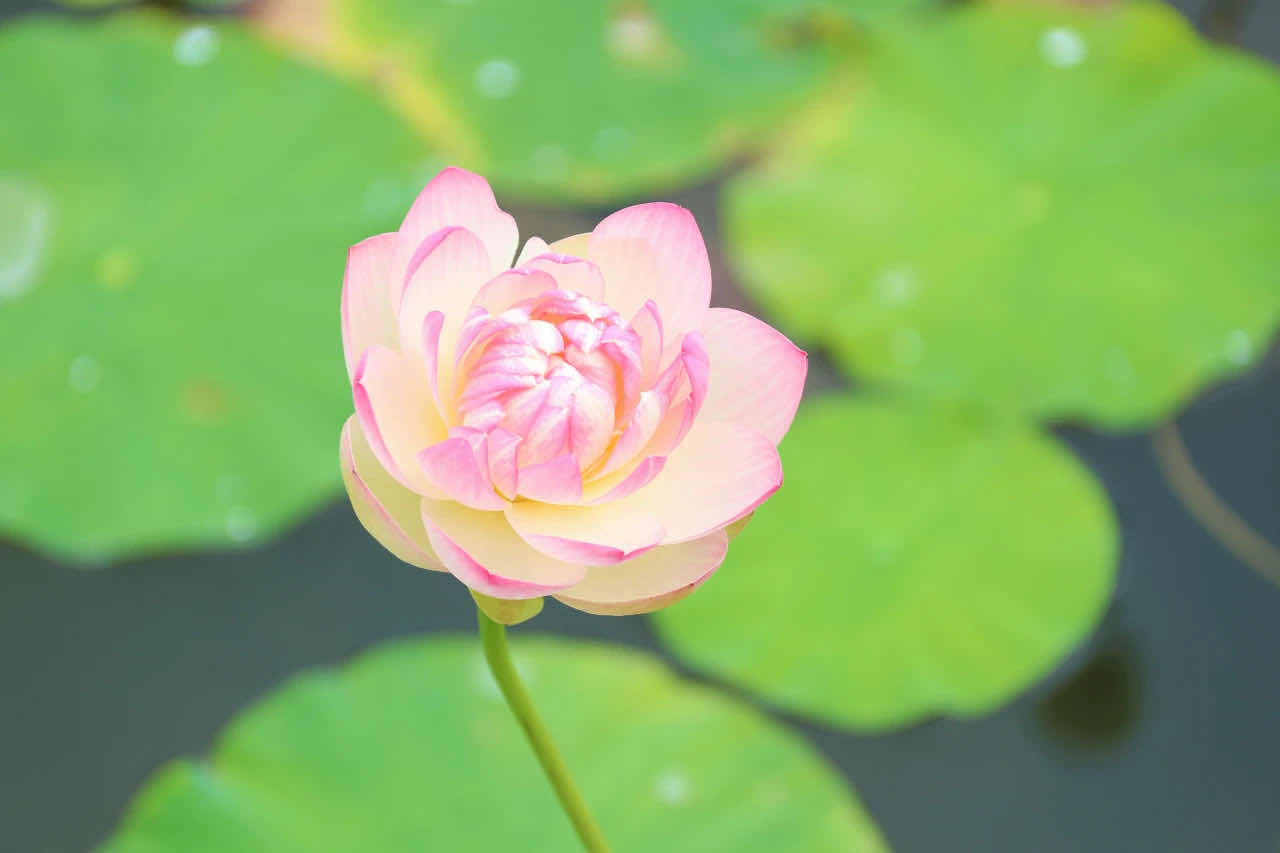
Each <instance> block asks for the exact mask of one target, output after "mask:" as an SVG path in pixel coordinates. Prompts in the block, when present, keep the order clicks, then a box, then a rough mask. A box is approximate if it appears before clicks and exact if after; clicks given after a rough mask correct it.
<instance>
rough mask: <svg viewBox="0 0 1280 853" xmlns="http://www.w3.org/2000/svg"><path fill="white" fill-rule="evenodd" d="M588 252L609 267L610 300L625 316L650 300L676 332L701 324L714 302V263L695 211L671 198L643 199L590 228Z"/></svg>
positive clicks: (673, 333) (675, 334) (603, 268)
mask: <svg viewBox="0 0 1280 853" xmlns="http://www.w3.org/2000/svg"><path fill="white" fill-rule="evenodd" d="M587 257H589V258H590V259H591V260H593V261H595V262H596V264H597V265H598V266H599V267H600V270H601V271H602V272H603V273H604V280H605V297H606V301H607V302H608V303H609V304H610V305H611V306H613V308H614V309H616V310H617V311H618V313H620V314H622V316H624V317H630V316H631V315H633V314H635V313H636V312H637V311H639V310H640V308H641V306H643V305H644V303H645V301H646V300H649V299H652V300H653V301H654V302H656V303H657V305H658V312H659V313H660V314H661V315H662V323H663V326H664V327H665V329H666V333H667V334H668V335H669V336H671V337H673V338H675V337H678V336H679V335H682V334H684V333H685V332H689V331H692V330H695V329H701V328H702V320H703V317H705V316H706V313H707V306H708V305H709V304H710V302H711V263H710V261H708V259H707V247H706V245H705V244H704V243H703V241H702V233H701V232H700V231H699V230H698V223H697V222H695V221H694V218H693V214H691V213H689V211H687V210H685V209H684V208H683V207H680V206H678V205H674V204H668V203H666V202H654V203H651V204H638V205H635V206H634V207H627V208H624V209H622V210H619V211H618V212H617V213H614V214H612V215H610V216H608V217H606V218H605V219H604V220H603V221H602V222H601V223H600V224H599V225H597V226H596V228H595V230H594V231H592V232H591V239H590V241H589V243H588V250H587Z"/></svg>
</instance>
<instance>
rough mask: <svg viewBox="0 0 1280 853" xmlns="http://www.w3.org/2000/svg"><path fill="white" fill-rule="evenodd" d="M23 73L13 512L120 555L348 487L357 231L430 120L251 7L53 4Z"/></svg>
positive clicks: (2, 165)
mask: <svg viewBox="0 0 1280 853" xmlns="http://www.w3.org/2000/svg"><path fill="white" fill-rule="evenodd" d="M0 79H3V80H7V81H13V82H14V83H15V85H5V86H0V223H2V224H0V355H2V356H3V357H2V358H0V402H2V404H3V408H4V423H3V426H0V470H2V471H3V472H4V474H3V476H0V529H2V530H3V531H5V532H7V533H8V534H10V535H12V536H15V537H17V538H19V539H21V540H24V541H26V542H28V543H31V544H33V545H35V546H37V547H39V548H41V549H43V550H45V551H48V552H52V553H54V554H56V555H60V556H62V557H65V558H68V559H72V560H82V561H94V562H100V561H106V560H110V559H113V558H116V557H119V556H122V555H125V554H130V553H136V552H138V551H153V550H156V549H160V548H177V547H190V546H196V545H210V544H218V543H240V542H248V541H254V540H256V539H258V538H260V537H261V536H263V535H265V534H268V533H270V532H272V531H274V530H277V529H279V528H280V526H281V525H283V524H285V523H286V522H288V521H290V520H291V519H293V518H295V517H297V516H299V515H300V514H302V513H304V512H306V511H307V510H310V509H312V508H313V507H315V506H316V505H317V504H318V503H319V502H320V501H322V500H324V499H325V498H327V497H328V496H330V495H332V494H333V493H334V492H335V490H337V488H338V483H339V480H338V470H337V462H336V455H335V454H336V450H335V447H336V441H337V434H338V430H339V428H340V426H341V424H342V418H343V417H344V416H345V412H346V410H347V409H349V408H350V397H349V391H348V389H347V387H346V384H345V382H344V381H343V373H344V371H343V365H342V350H341V346H340V343H339V341H338V320H337V313H338V291H339V288H340V284H341V279H342V268H343V263H344V259H345V252H346V247H347V246H348V245H350V244H351V243H353V242H355V241H357V240H359V239H362V238H363V237H365V236H367V235H369V234H371V233H375V232H378V231H385V230H387V229H388V228H394V227H395V223H396V221H397V215H398V214H399V213H400V212H402V211H403V210H404V209H405V208H406V207H407V205H408V203H409V201H410V200H411V199H412V197H413V192H414V190H415V188H416V187H415V185H416V186H420V183H418V181H419V180H420V178H421V175H420V174H418V172H419V170H418V168H417V167H418V165H419V158H420V157H421V156H422V154H421V144H420V143H419V142H417V141H416V139H415V138H414V136H413V134H412V133H411V132H410V131H408V130H406V129H405V128H404V127H403V126H402V125H401V123H400V122H399V120H398V119H397V118H396V117H395V116H394V115H393V114H391V113H390V112H389V111H388V110H387V109H386V108H385V107H384V106H383V105H381V104H379V103H377V102H376V99H375V98H372V97H370V96H369V95H367V94H364V93H363V92H361V91H360V90H358V89H356V88H355V87H352V86H350V85H348V84H346V83H343V82H340V81H335V80H334V79H332V78H331V77H330V76H329V75H326V74H324V73H321V72H319V71H316V70H314V69H311V68H307V67H304V66H302V65H300V64H297V63H295V62H293V61H291V60H288V59H286V58H285V57H283V56H281V55H280V54H279V52H278V51H276V50H273V49H269V48H267V47H265V46H262V45H261V44H259V43H258V42H257V41H256V40H254V39H253V38H251V37H249V36H247V35H246V34H244V33H243V32H242V30H241V29H240V28H239V27H238V26H237V25H236V24H234V23H233V22H220V23H212V22H203V23H198V24H186V25H184V24H180V23H178V22H176V21H171V20H169V19H166V18H163V17H158V16H151V15H127V16H116V17H111V18H107V19H101V20H95V21H85V20H79V21H71V20H57V19H47V18H28V19H24V20H22V21H19V22H17V23H15V24H12V25H9V26H6V27H5V28H3V29H0ZM15 223H16V227H15V228H10V225H11V224H15Z"/></svg>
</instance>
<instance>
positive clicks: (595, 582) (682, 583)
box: [556, 530, 729, 616]
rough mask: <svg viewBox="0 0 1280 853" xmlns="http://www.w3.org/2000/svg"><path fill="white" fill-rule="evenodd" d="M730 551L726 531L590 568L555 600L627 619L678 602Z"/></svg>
mask: <svg viewBox="0 0 1280 853" xmlns="http://www.w3.org/2000/svg"><path fill="white" fill-rule="evenodd" d="M728 550H729V537H728V536H726V535H725V533H724V531H723V530H717V531H716V532H714V533H712V534H710V535H709V536H704V537H702V538H701V539H695V540H693V541H692V542H684V543H681V544H679V545H664V546H662V547H661V548H654V549H653V550H652V551H647V552H645V553H644V554H641V555H640V556H639V557H636V558H635V559H632V560H628V561H626V562H625V563H619V564H618V565H616V566H600V567H598V568H594V569H590V570H589V571H588V572H587V577H586V578H585V579H584V580H583V581H582V582H581V583H579V584H577V585H575V586H572V587H569V589H566V590H565V591H564V592H561V593H557V594H556V598H558V599H560V600H561V601H563V602H564V603H565V604H567V605H569V606H570V607H576V608H577V609H578V610H585V611H587V612H588V613H599V614H603V615H613V616H624V615H629V614H632V613H650V612H652V611H654V610H660V609H661V608H663V607H666V606H667V605H669V604H674V603H676V602H677V601H679V600H680V599H682V598H684V597H685V596H686V595H688V594H689V593H691V592H693V591H694V590H695V589H697V588H698V587H699V586H700V585H702V583H703V582H705V581H706V580H707V578H709V577H711V575H713V574H714V573H715V571H716V569H718V568H719V567H720V564H721V563H722V562H723V561H724V556H725V554H726V553H727V551H728Z"/></svg>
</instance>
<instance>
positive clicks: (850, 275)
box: [728, 3, 1280, 428]
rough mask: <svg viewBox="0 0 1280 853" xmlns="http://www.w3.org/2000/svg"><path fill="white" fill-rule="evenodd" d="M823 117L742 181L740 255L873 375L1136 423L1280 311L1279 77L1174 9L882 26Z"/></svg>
mask: <svg viewBox="0 0 1280 853" xmlns="http://www.w3.org/2000/svg"><path fill="white" fill-rule="evenodd" d="M862 68H863V69H864V77H863V79H862V80H861V82H860V83H859V84H858V85H857V86H855V87H854V88H853V89H852V90H851V91H850V93H848V94H847V95H846V96H845V97H844V98H843V99H842V100H840V101H839V102H838V103H833V104H832V106H831V110H830V111H829V112H827V113H825V114H824V115H825V117H824V120H823V121H822V122H815V124H814V129H813V132H812V133H808V134H802V135H801V137H800V138H799V139H798V141H796V142H795V144H793V145H791V146H790V147H789V148H788V149H787V150H786V151H785V153H783V154H780V155H779V156H778V157H777V158H776V159H774V160H773V161H771V162H769V163H768V164H766V165H763V166H761V167H760V168H758V169H756V170H754V171H752V172H750V173H749V174H746V175H744V176H742V177H741V178H740V179H738V180H736V181H734V183H733V185H732V187H731V190H730V192H729V196H728V230H729V236H730V243H731V250H732V253H733V254H732V255H731V256H732V257H734V258H735V259H736V260H737V261H738V262H739V263H740V265H741V267H742V270H743V272H744V277H745V278H746V281H747V284H748V285H749V286H750V288H751V289H752V290H753V291H754V293H755V294H756V295H757V296H758V297H759V298H760V299H762V300H763V301H764V302H765V303H766V304H767V306H768V307H769V308H771V309H772V310H773V311H775V312H776V313H777V315H778V316H779V317H780V318H781V319H782V320H783V321H784V325H785V326H786V327H788V328H789V329H790V330H791V331H793V332H795V333H797V334H800V335H802V336H806V337H810V338H811V339H812V338H816V339H821V340H822V341H825V342H826V343H827V344H829V345H830V347H831V348H832V351H833V352H834V354H835V355H836V356H837V357H838V358H839V360H840V361H842V362H843V364H844V365H845V366H847V367H848V369H850V370H851V371H853V372H854V373H855V374H857V375H858V376H860V377H863V378H865V379H869V380H872V381H875V382H882V383H888V384H892V385H894V386H897V387H902V388H906V389H909V390H911V391H913V392H916V393H920V394H924V395H928V396H931V397H941V398H966V399H971V400H979V401H982V402H984V403H987V404H990V405H992V406H995V407H999V408H1001V409H1004V410H1012V411H1016V412H1019V413H1025V414H1030V415H1033V416H1038V417H1043V418H1071V417H1079V418H1086V419H1090V420H1092V421H1094V422H1096V423H1099V424H1103V425H1106V426H1110V427H1119V428H1127V427H1133V426H1139V425H1142V424H1146V423H1149V422H1152V421H1154V420H1157V419H1159V418H1160V417H1162V416H1164V415H1166V414H1168V413H1169V412H1170V411H1171V410H1172V409H1173V408H1174V407H1176V406H1177V405H1178V404H1179V403H1181V402H1183V401H1184V400H1185V399H1186V398H1187V397H1188V396H1189V395H1191V394H1193V393H1194V392H1195V391H1196V390H1197V389H1198V388H1201V387H1202V386H1203V385H1204V384H1205V383H1207V382H1210V381H1212V380H1214V379H1215V378H1218V377H1220V376H1223V375H1225V374H1228V373H1231V372H1232V371H1237V370H1240V369H1242V368H1243V367H1245V366H1247V365H1248V364H1250V363H1252V362H1253V361H1254V360H1255V358H1256V357H1257V356H1258V355H1259V354H1260V353H1262V352H1263V351H1264V350H1265V349H1266V347H1267V342H1268V340H1269V338H1270V337H1271V335H1272V334H1273V332H1274V330H1275V329H1276V326H1277V321H1278V320H1280V277H1277V272H1276V271H1277V269H1280V240H1277V239H1276V223H1277V222H1280V142H1278V141H1277V140H1280V76H1278V75H1277V74H1276V73H1275V71H1274V70H1273V69H1272V68H1270V67H1269V66H1267V65H1266V64H1265V63H1263V62H1261V61H1258V60H1255V59H1253V58H1250V57H1247V56H1244V55H1242V54H1239V53H1236V52H1233V51H1229V50H1223V49H1220V48H1216V47H1210V46H1208V45H1206V44H1204V43H1203V42H1201V41H1200V40H1199V39H1198V38H1197V37H1196V36H1195V35H1194V33H1192V32H1191V31H1190V29H1189V28H1188V27H1187V26H1186V25H1185V23H1184V22H1183V21H1182V20H1181V19H1180V18H1179V17H1178V15H1177V13H1176V12H1174V11H1172V10H1171V9H1168V8H1166V7H1165V6H1164V4H1162V3H1151V4H1143V3H1136V4H1128V3H1118V4H1114V5H1112V4H1106V5H1103V6H1101V7H1094V8H1081V7H1070V6H1066V5H1062V6H1057V5H1053V4H1035V3H1027V4H982V5H978V4H975V5H974V7H971V8H964V9H957V10H954V11H950V12H947V13H945V14H940V15H938V16H935V17H934V18H933V20H932V21H931V23H928V24H926V25H923V26H916V27H911V28H908V27H905V26H901V27H899V26H885V27H882V28H881V31H880V33H879V35H878V36H877V37H876V38H873V39H871V40H870V42H869V44H868V50H867V55H866V56H865V57H864V62H863V65H862Z"/></svg>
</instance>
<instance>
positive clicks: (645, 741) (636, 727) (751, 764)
mask: <svg viewBox="0 0 1280 853" xmlns="http://www.w3.org/2000/svg"><path fill="white" fill-rule="evenodd" d="M515 651H516V662H517V665H518V667H519V669H520V670H521V672H522V673H523V675H524V677H525V679H526V681H527V682H528V683H529V686H530V690H531V692H532V693H533V697H534V700H535V701H536V702H537V703H538V704H539V706H540V708H541V710H542V711H543V713H544V714H545V717H546V721H547V724H548V726H549V728H550V730H551V732H552V733H553V735H554V737H555V738H556V739H557V741H558V742H559V744H560V746H561V748H562V749H563V752H564V755H565V759H566V761H567V763H568V766H569V767H570V770H571V772H572V773H573V774H574V776H575V778H576V779H577V781H578V783H579V785H580V786H581V787H582V790H583V792H584V794H585V796H586V799H587V801H588V804H589V806H590V807H591V808H592V810H593V812H594V813H595V815H596V817H597V818H598V819H599V821H600V824H601V826H602V827H603V829H604V832H605V834H606V836H608V838H609V841H610V843H611V844H613V845H614V849H615V850H618V851H620V853H622V852H623V851H629V850H630V851H654V850H734V851H743V853H750V851H769V853H773V851H778V850H840V851H878V850H882V849H884V845H883V843H882V841H881V839H880V837H879V834H878V832H877V830H876V829H875V827H874V825H873V824H872V823H871V821H870V819H869V818H868V817H867V816H866V814H865V813H864V812H863V811H862V808H861V806H860V805H859V804H858V802H857V800H856V798H855V797H854V795H853V794H852V793H851V792H850V791H849V790H848V789H847V788H846V787H845V786H844V784H843V782H842V780H841V779H840V778H839V777H838V776H837V775H836V773H835V772H834V771H833V770H832V769H831V768H830V767H829V766H827V765H826V764H825V762H823V761H822V760H821V759H820V758H818V757H817V756H816V755H815V754H814V753H813V752H812V750H811V749H809V748H808V747H807V746H806V745H805V744H804V743H803V742H802V741H801V740H800V739H799V738H798V737H796V736H795V735H793V734H791V733H789V732H787V731H786V730H785V729H783V728H781V727H779V726H776V725H774V724H772V723H770V722H769V721H768V720H767V719H766V718H764V717H763V716H762V715H760V714H759V713H758V712H756V711H754V710H752V709H750V708H748V707H746V706H744V705H742V704H741V703H738V702H735V701H732V700H729V699H726V698H724V697H722V696H719V695H717V694H716V693H714V692H712V691H710V690H708V689H706V688H703V687H697V686H694V685H692V684H689V683H687V682H685V681H682V680H680V679H677V678H676V677H675V676H674V675H672V673H671V672H670V671H669V670H667V668H666V667H665V666H663V665H662V664H661V663H660V662H659V661H657V660H656V659H654V658H652V657H650V656H649V655H647V654H643V653H639V652H634V651H629V650H625V649H622V648H617V647H608V646H597V645H588V644H584V643H578V642H571V641H565V640H552V639H524V638H518V639H517V641H516V643H515ZM577 848H578V844H577V841H576V839H575V838H574V836H573V831H572V829H571V828H570V826H569V822H568V820H567V819H566V818H565V817H564V815H563V813H562V812H561V811H560V808H559V806H558V805H557V803H556V800H555V798H554V796H553V794H552V792H551V787H550V785H549V784H548V783H547V781H546V779H545V778H544V777H543V775H542V771H541V770H540V768H539V767H538V765H537V763H536V761H535V759H534V757H533V753H532V752H531V751H530V749H529V746H528V744H527V743H526V742H525V740H524V738H523V735H522V734H521V733H520V730H519V729H518V728H517V726H516V723H515V719H514V718H513V717H512V716H511V712H510V711H509V710H508V709H507V707H506V705H505V704H504V702H503V700H502V698H501V696H500V695H499V694H498V689H497V686H496V685H495V684H494V683H493V681H492V680H491V678H490V676H489V674H488V670H487V669H486V668H485V664H484V659H483V657H482V656H481V653H480V649H479V647H478V645H477V644H476V643H475V642H473V641H471V640H468V639H461V638H444V639H434V640H430V641H426V642H423V641H416V642H409V643H400V644H396V645H392V646H389V647H386V648H383V649H380V650H378V651H376V652H374V653H372V654H370V655H368V656H366V657H364V658H362V659H360V660H358V661H356V662H355V663H353V664H351V665H349V666H346V667H344V668H342V669H340V670H334V671H329V672H323V673H317V674H312V675H306V676H303V677H301V678H298V679H295V680H294V681H292V682H290V683H289V684H288V685H286V686H285V687H283V688H281V689H280V690H277V691H276V692H275V693H274V694H272V695H271V696H269V697H268V698H267V699H266V700H264V701H263V702H262V703H260V704H259V705H257V706H256V707H254V708H253V709H251V710H249V711H247V712H246V713H244V714H242V715H241V716H240V717H239V718H238V719H237V720H235V721H234V722H233V723H232V724H231V726H230V727H229V728H228V730H227V731H226V732H224V733H223V735H222V737H221V739H220V741H219V743H218V745H217V747H216V748H215V750H214V754H213V757H212V758H211V759H210V760H209V761H208V762H193V761H189V760H180V761H176V762H173V763H171V764H169V765H166V766H165V767H163V768H162V769H161V770H159V771H158V772H157V773H156V774H155V775H154V776H153V777H152V779H151V780H150V782H148V783H147V784H146V786H145V787H144V788H143V790H142V791H141V793H140V794H139V795H138V796H137V798H136V799H135V800H134V802H133V804H132V805H131V806H130V808H129V810H128V813H127V814H126V816H125V818H124V820H123V822H122V824H121V826H120V827H119V829H118V830H117V832H116V834H115V836H114V837H113V838H112V839H111V840H110V841H108V842H107V844H106V846H105V848H104V851H105V853H147V851H172V850H183V851H189V853H203V851H231V850H234V851H237V853H252V851H259V850H261V851H272V853H281V851H312V850H379V851H388V852H389V853H390V851H397V850H405V851H415V853H416V851H420V850H520V851H528V853H538V851H547V853H551V851H556V853H560V851H565V850H574V849H577Z"/></svg>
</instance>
